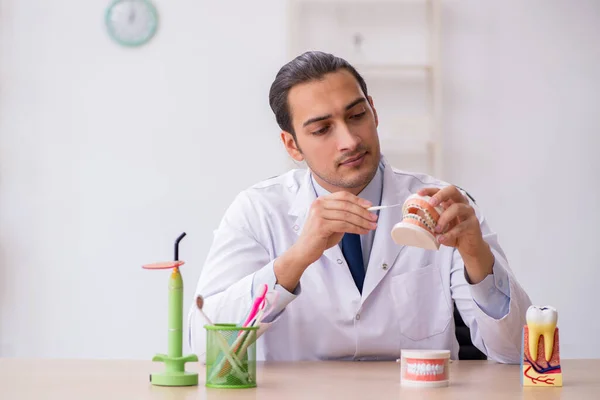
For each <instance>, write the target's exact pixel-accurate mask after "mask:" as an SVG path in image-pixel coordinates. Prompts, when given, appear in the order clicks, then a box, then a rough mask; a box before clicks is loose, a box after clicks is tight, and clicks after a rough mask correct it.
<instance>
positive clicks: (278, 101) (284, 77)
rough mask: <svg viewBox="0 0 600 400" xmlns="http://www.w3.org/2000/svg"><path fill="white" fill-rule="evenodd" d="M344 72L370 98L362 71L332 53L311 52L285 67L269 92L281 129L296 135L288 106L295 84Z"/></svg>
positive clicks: (272, 107)
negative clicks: (343, 70) (361, 74)
mask: <svg viewBox="0 0 600 400" xmlns="http://www.w3.org/2000/svg"><path fill="white" fill-rule="evenodd" d="M340 69H346V70H348V71H349V72H350V73H351V74H352V75H353V76H354V77H355V78H356V80H357V81H358V84H359V85H360V87H361V89H362V91H363V93H364V95H365V96H368V94H367V84H366V83H365V81H364V79H363V78H362V76H360V74H359V73H358V71H356V69H355V68H354V67H353V66H352V65H350V63H349V62H348V61H346V60H344V59H343V58H340V57H336V56H334V55H332V54H329V53H324V52H322V51H307V52H305V53H303V54H301V55H299V56H298V57H296V58H294V59H293V60H292V61H290V62H288V63H287V64H285V65H284V66H283V67H281V69H280V70H279V72H278V73H277V75H276V77H275V80H274V81H273V84H272V85H271V90H270V91H269V104H270V105H271V110H273V113H275V119H276V120H277V124H278V125H279V127H280V128H281V129H282V130H284V131H286V132H289V133H291V134H292V135H293V136H294V137H295V136H296V134H295V132H294V128H293V126H292V118H291V115H290V108H289V105H288V93H289V91H290V89H291V88H292V87H293V86H294V85H297V84H300V83H305V82H309V81H313V80H320V79H323V76H324V75H325V74H328V73H331V72H336V71H338V70H340Z"/></svg>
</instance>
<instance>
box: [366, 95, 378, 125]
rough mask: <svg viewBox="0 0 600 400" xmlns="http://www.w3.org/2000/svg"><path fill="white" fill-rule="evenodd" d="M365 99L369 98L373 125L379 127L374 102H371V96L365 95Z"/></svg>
mask: <svg viewBox="0 0 600 400" xmlns="http://www.w3.org/2000/svg"><path fill="white" fill-rule="evenodd" d="M367 99H368V100H369V104H370V105H371V108H372V109H373V116H374V117H375V126H377V127H379V117H378V116H377V110H376V109H375V103H373V98H372V97H371V96H367Z"/></svg>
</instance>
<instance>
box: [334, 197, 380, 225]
mask: <svg viewBox="0 0 600 400" xmlns="http://www.w3.org/2000/svg"><path fill="white" fill-rule="evenodd" d="M323 208H324V209H325V210H336V211H345V212H348V213H352V214H354V215H356V216H358V217H360V218H362V219H364V220H366V221H376V220H377V214H375V213H373V212H371V211H369V210H367V209H366V208H365V207H363V206H360V205H358V204H356V203H354V202H351V201H345V200H334V199H326V200H324V201H323Z"/></svg>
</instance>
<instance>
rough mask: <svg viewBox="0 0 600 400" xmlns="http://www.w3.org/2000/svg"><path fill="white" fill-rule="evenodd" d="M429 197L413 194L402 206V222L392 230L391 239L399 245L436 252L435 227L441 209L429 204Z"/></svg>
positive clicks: (437, 247) (438, 246)
mask: <svg viewBox="0 0 600 400" xmlns="http://www.w3.org/2000/svg"><path fill="white" fill-rule="evenodd" d="M429 199H430V197H429V196H419V195H417V194H413V195H411V196H409V197H408V198H407V199H406V201H405V202H404V205H403V206H402V221H400V222H398V223H397V224H396V225H394V227H393V228H392V239H393V240H394V242H396V243H397V244H399V245H405V246H413V247H420V248H423V249H428V250H438V249H439V248H440V244H439V243H438V241H437V234H436V233H435V231H434V230H435V227H436V225H437V222H438V219H439V218H440V215H441V214H442V211H443V208H442V207H440V206H438V207H433V206H432V205H431V204H429Z"/></svg>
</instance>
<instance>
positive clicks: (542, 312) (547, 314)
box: [525, 306, 558, 361]
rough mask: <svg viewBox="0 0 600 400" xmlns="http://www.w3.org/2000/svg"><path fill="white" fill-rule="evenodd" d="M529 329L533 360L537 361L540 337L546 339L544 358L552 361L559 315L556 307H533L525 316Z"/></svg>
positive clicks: (530, 351) (530, 349)
mask: <svg viewBox="0 0 600 400" xmlns="http://www.w3.org/2000/svg"><path fill="white" fill-rule="evenodd" d="M525 318H526V319H527V326H528V327H529V354H531V358H532V359H533V360H536V359H537V352H538V341H539V338H540V336H543V337H544V350H545V351H544V353H545V354H544V356H545V358H546V361H550V358H551V357H552V352H553V349H554V331H555V330H556V321H557V320H558V313H557V311H556V309H555V308H554V307H550V306H546V307H538V306H531V307H529V308H528V309H527V314H526V315H525Z"/></svg>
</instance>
